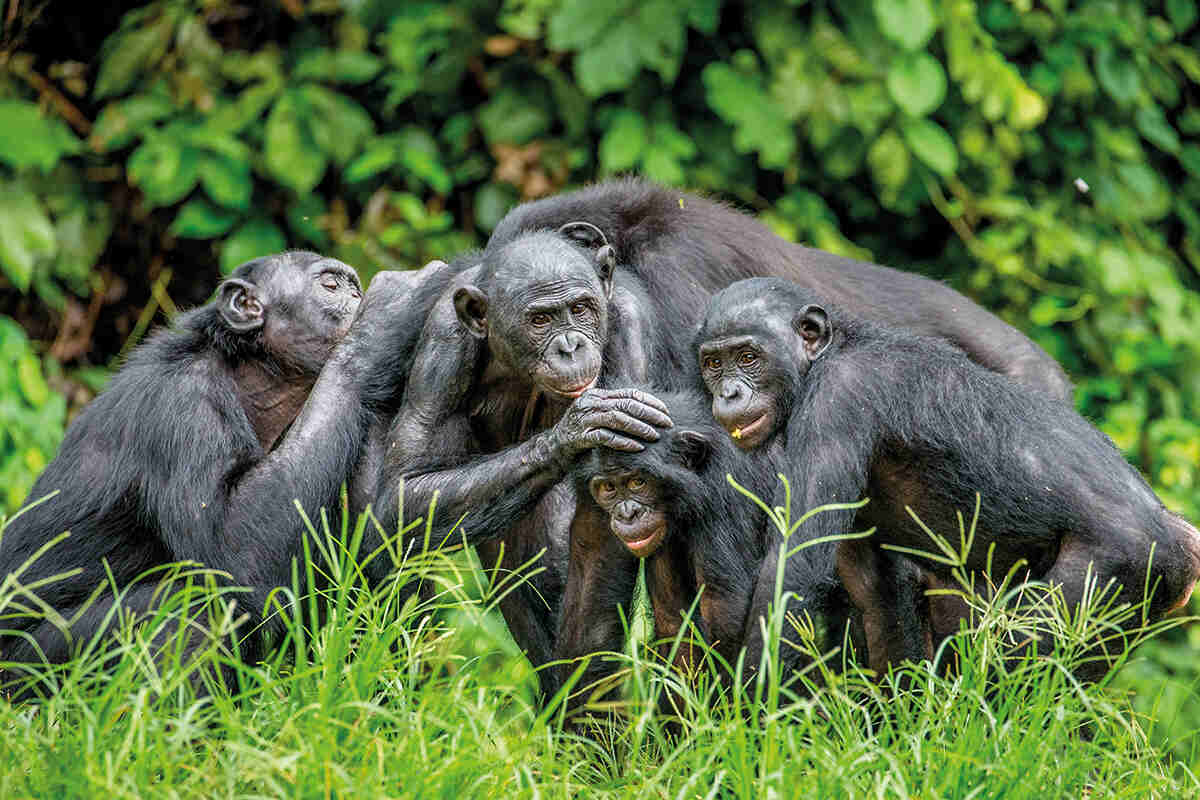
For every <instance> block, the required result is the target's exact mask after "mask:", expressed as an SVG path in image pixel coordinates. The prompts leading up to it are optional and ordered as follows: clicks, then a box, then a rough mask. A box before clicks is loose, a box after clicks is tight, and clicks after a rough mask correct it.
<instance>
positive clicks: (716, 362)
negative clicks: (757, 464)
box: [697, 278, 833, 450]
mask: <svg viewBox="0 0 1200 800" xmlns="http://www.w3.org/2000/svg"><path fill="white" fill-rule="evenodd" d="M811 299H812V298H811V297H809V296H807V295H806V294H805V293H804V292H803V290H801V289H800V287H798V286H796V285H795V284H793V283H791V282H789V281H785V280H782V279H779V278H749V279H747V280H742V281H738V282H737V283H734V284H733V285H731V286H729V287H728V288H727V289H724V290H723V291H721V292H718V293H717V294H716V295H714V296H713V298H712V301H711V302H710V303H709V305H708V311H707V312H706V313H705V316H704V322H703V324H702V325H701V327H700V332H699V334H698V336H697V352H698V354H699V358H700V372H701V376H702V377H703V379H704V385H705V386H706V387H707V388H708V392H709V394H710V395H711V396H712V415H713V417H714V418H716V420H717V421H718V422H720V423H721V426H722V427H723V428H725V430H726V431H728V432H729V434H730V436H732V437H733V440H734V441H735V442H736V443H737V445H738V447H740V448H742V449H743V450H751V449H754V448H756V447H758V446H760V445H762V444H763V443H764V442H766V441H768V440H769V439H770V438H771V436H772V435H774V434H775V432H776V431H778V430H779V429H780V428H781V427H783V426H785V425H787V418H788V414H789V412H790V410H791V406H792V403H793V400H794V398H795V392H796V389H797V387H798V386H799V385H800V381H801V379H802V378H803V377H804V376H805V375H806V374H807V373H808V369H809V366H810V365H811V364H812V362H814V361H816V360H817V359H818V358H820V357H821V355H822V354H823V353H824V352H825V349H826V348H827V347H828V346H829V343H830V340H831V339H832V336H833V327H832V325H831V324H830V322H829V315H828V314H827V313H826V312H825V309H824V308H822V307H821V306H819V305H816V304H815V303H812V302H809V300H811Z"/></svg>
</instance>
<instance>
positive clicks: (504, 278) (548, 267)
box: [480, 231, 603, 307]
mask: <svg viewBox="0 0 1200 800" xmlns="http://www.w3.org/2000/svg"><path fill="white" fill-rule="evenodd" d="M480 283H481V284H482V288H483V289H484V291H486V292H487V293H488V296H489V298H490V300H491V302H493V303H495V302H499V303H505V304H513V305H517V306H520V307H523V306H526V305H528V304H529V303H531V302H533V301H535V300H538V299H543V298H545V297H546V296H547V295H550V296H557V295H561V296H562V299H563V300H566V299H568V298H567V296H568V295H570V294H571V293H573V292H578V291H580V290H587V291H590V292H592V293H594V294H597V295H598V294H601V293H602V292H603V289H602V287H601V285H600V279H599V277H598V276H597V275H596V269H595V267H594V266H593V265H592V263H591V261H589V260H588V258H587V256H586V255H585V254H584V253H583V251H581V250H580V249H579V248H578V247H576V246H575V245H572V244H569V243H568V242H566V241H564V240H563V238H562V237H561V236H559V235H557V234H555V233H550V232H548V231H539V232H534V233H528V234H525V235H524V236H521V237H520V238H518V239H515V240H513V241H512V242H510V243H508V244H507V245H505V246H504V247H503V248H501V249H500V251H499V252H498V253H496V254H495V256H493V257H491V258H489V259H488V260H487V261H486V262H485V263H484V265H483V274H482V275H481V276H480Z"/></svg>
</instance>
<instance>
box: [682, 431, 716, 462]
mask: <svg viewBox="0 0 1200 800" xmlns="http://www.w3.org/2000/svg"><path fill="white" fill-rule="evenodd" d="M675 438H676V439H677V440H678V442H679V455H680V456H681V457H682V458H683V465H684V466H685V467H687V468H688V469H690V470H691V471H692V472H699V471H700V470H702V469H704V465H705V464H707V463H708V457H709V456H710V455H712V442H711V441H709V438H708V437H707V436H705V435H704V434H703V433H701V432H700V431H680V432H679V433H677V434H675Z"/></svg>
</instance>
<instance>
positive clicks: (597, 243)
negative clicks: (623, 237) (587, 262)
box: [558, 220, 617, 299]
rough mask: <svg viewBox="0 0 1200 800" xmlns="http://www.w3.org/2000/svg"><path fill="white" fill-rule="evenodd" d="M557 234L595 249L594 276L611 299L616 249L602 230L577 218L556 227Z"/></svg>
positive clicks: (615, 265) (605, 294)
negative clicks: (574, 220) (598, 279)
mask: <svg viewBox="0 0 1200 800" xmlns="http://www.w3.org/2000/svg"><path fill="white" fill-rule="evenodd" d="M558 234H559V235H560V236H562V237H564V238H566V239H570V240H571V241H573V242H575V243H577V244H581V245H583V246H584V247H587V248H589V249H592V248H594V249H595V250H596V255H595V256H594V259H595V265H594V266H595V267H596V276H597V277H598V278H600V285H601V286H602V287H603V288H604V296H605V297H606V298H609V299H612V276H613V270H615V269H616V268H617V251H616V250H615V249H614V248H613V246H612V245H611V244H609V243H608V237H606V236H605V235H604V231H602V230H600V229H599V228H597V227H596V226H595V225H593V224H592V223H590V222H584V221H582V220H579V221H576V222H568V223H567V224H566V225H563V226H562V227H561V228H559V229H558Z"/></svg>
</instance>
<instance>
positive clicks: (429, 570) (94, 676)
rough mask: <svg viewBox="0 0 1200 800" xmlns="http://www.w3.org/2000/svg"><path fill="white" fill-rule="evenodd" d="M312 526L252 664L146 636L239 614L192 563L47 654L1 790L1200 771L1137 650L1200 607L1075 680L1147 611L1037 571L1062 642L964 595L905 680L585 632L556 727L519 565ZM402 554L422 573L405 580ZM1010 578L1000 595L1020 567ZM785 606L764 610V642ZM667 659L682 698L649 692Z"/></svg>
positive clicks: (1050, 790) (882, 787)
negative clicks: (615, 690) (590, 698)
mask: <svg viewBox="0 0 1200 800" xmlns="http://www.w3.org/2000/svg"><path fill="white" fill-rule="evenodd" d="M780 524H781V525H784V526H788V525H790V521H788V520H786V519H785V518H782V517H781V519H780ZM318 528H320V530H321V535H315V532H313V533H314V535H313V536H311V537H310V541H311V542H313V543H314V545H316V546H314V548H313V552H312V554H311V557H310V560H309V562H308V563H309V565H310V567H309V569H312V570H314V571H316V567H315V566H312V565H317V564H321V565H325V567H324V569H322V570H320V571H321V572H323V573H325V574H326V575H327V577H328V581H327V588H326V589H324V590H323V592H322V594H323V597H321V598H319V600H318V598H316V597H315V596H310V597H301V598H300V602H299V603H294V604H293V603H287V602H283V601H285V600H289V599H291V597H292V596H293V595H294V592H295V589H294V588H293V590H292V592H283V593H281V597H280V600H281V603H280V604H279V608H278V610H277V611H276V613H279V614H281V615H283V617H284V619H285V621H286V624H287V630H288V634H287V636H286V637H285V639H284V640H283V641H281V642H278V643H276V647H275V648H274V649H273V650H272V654H271V657H270V658H269V659H268V660H267V661H266V662H264V663H260V664H254V665H248V666H247V665H241V664H240V662H239V661H238V660H237V659H234V658H232V657H231V655H230V654H229V653H226V652H224V651H223V650H222V648H221V647H220V646H218V644H217V643H218V642H219V641H220V639H219V637H214V638H212V639H211V640H210V642H211V644H210V645H209V646H208V647H205V648H202V649H201V651H200V652H199V653H198V655H196V657H195V658H194V659H192V660H191V661H190V662H188V663H182V662H183V659H182V657H181V652H182V648H178V647H173V645H177V644H179V642H178V641H176V642H168V643H167V644H166V645H165V646H164V645H163V642H162V636H161V635H160V636H158V638H156V632H157V633H161V631H163V630H175V629H177V628H178V625H177V624H176V623H175V621H176V620H177V619H179V618H181V617H183V616H185V615H186V616H187V618H189V619H193V620H195V621H196V622H195V626H193V627H192V628H191V630H193V631H195V630H199V629H211V630H213V631H216V632H217V633H218V634H219V633H220V632H221V631H225V630H228V629H229V628H230V626H232V625H235V624H236V622H237V620H238V612H237V610H236V607H233V606H231V604H230V603H229V600H231V599H234V598H235V597H236V595H230V594H229V593H228V592H224V593H223V592H220V591H217V590H216V589H214V588H213V587H212V584H211V581H208V580H206V578H207V576H206V575H205V574H204V573H203V571H199V570H195V569H191V570H187V569H180V570H179V571H178V572H177V573H176V574H175V577H174V581H173V586H175V587H176V588H177V589H180V590H179V591H177V592H176V593H174V594H172V595H171V596H170V599H169V600H168V601H167V602H166V603H164V605H163V606H162V608H161V609H160V611H159V612H158V613H157V614H156V615H155V617H154V619H151V620H149V621H145V622H143V623H142V624H140V625H136V626H134V625H125V626H124V627H123V628H122V630H121V633H120V634H119V635H118V636H116V637H115V638H113V639H110V640H107V641H106V642H104V643H103V645H102V646H93V647H91V648H90V649H86V650H85V651H84V652H83V653H82V654H81V655H80V656H79V657H78V658H77V659H75V660H74V661H72V662H71V663H70V664H67V665H64V666H62V667H61V668H57V669H42V670H40V677H41V679H42V680H43V681H44V682H46V683H47V684H48V685H50V686H53V687H54V691H53V692H50V693H48V694H47V696H46V698H45V699H44V700H42V701H39V702H36V703H22V704H12V703H10V702H7V701H5V700H0V731H2V736H3V741H2V746H0V798H22V797H48V798H69V797H104V798H124V797H129V798H150V797H205V798H208V797H270V798H282V797H296V798H302V797H303V798H308V797H313V798H327V797H343V798H349V797H355V798H369V797H422V798H425V797H447V798H454V799H455V800H459V799H462V798H476V797H495V798H511V797H529V798H550V797H563V798H574V797H638V798H640V797H645V798H693V797H697V798H703V797H722V798H743V797H744V798H750V797H754V798H790V797H803V798H808V797H813V798H824V797H879V798H891V797H894V798H910V797H921V798H926V797H928V798H943V797H944V798H993V797H994V798H1026V797H1029V798H1036V799H1037V800H1047V799H1048V798H1057V797H1063V798H1080V797H1090V798H1101V797H1139V798H1140V797H1163V798H1183V797H1195V796H1200V785H1198V783H1197V780H1196V778H1195V777H1194V775H1193V772H1192V766H1193V765H1194V764H1195V763H1196V759H1195V749H1194V747H1193V746H1192V744H1191V740H1192V738H1193V737H1194V733H1195V731H1194V729H1193V730H1192V731H1191V732H1189V731H1187V730H1185V729H1183V728H1181V727H1180V726H1179V725H1178V724H1177V720H1175V719H1174V718H1173V717H1172V715H1173V714H1179V713H1181V712H1182V711H1183V707H1184V706H1186V705H1187V704H1189V703H1190V704H1191V705H1195V703H1196V700H1195V693H1194V691H1193V688H1194V687H1191V688H1187V687H1183V686H1178V685H1176V684H1173V683H1170V682H1169V681H1160V680H1159V678H1160V677H1161V676H1157V673H1155V674H1151V676H1150V677H1149V678H1145V677H1144V676H1140V675H1139V672H1138V671H1139V670H1141V671H1143V672H1144V671H1145V665H1146V664H1148V663H1149V664H1155V665H1157V664H1160V661H1157V660H1146V659H1145V658H1144V657H1143V656H1142V655H1141V652H1143V651H1146V652H1151V653H1153V648H1156V647H1158V648H1165V649H1166V650H1168V651H1170V652H1180V651H1179V650H1178V647H1177V643H1176V644H1169V643H1168V637H1175V638H1179V637H1183V638H1186V637H1188V636H1192V635H1194V632H1195V631H1196V628H1194V627H1193V628H1187V629H1184V628H1179V627H1176V629H1175V630H1172V631H1169V632H1167V633H1165V634H1163V633H1161V632H1159V633H1157V635H1156V638H1155V639H1153V640H1152V641H1151V642H1150V643H1149V644H1148V645H1147V646H1146V647H1145V648H1143V651H1139V652H1138V653H1135V654H1134V661H1133V663H1132V665H1131V666H1129V667H1127V668H1125V669H1124V670H1121V671H1119V672H1117V673H1116V674H1117V676H1118V679H1117V681H1115V682H1114V681H1111V680H1106V681H1104V682H1102V683H1101V684H1100V685H1099V686H1091V687H1083V686H1080V685H1078V684H1077V682H1076V681H1075V680H1074V679H1073V678H1072V676H1071V667H1072V666H1073V665H1074V664H1075V663H1077V661H1078V659H1080V658H1084V657H1087V655H1088V650H1087V648H1085V647H1083V646H1082V643H1083V642H1086V641H1092V640H1094V637H1095V636H1096V635H1097V633H1098V632H1104V631H1109V630H1111V626H1112V623H1113V622H1114V621H1115V620H1117V619H1119V617H1120V615H1122V614H1127V613H1136V609H1132V610H1130V609H1120V608H1114V607H1112V605H1111V604H1105V603H1104V602H1103V599H1102V598H1100V597H1098V598H1097V600H1096V601H1095V602H1094V603H1093V605H1092V607H1091V608H1089V609H1088V611H1087V612H1085V613H1083V614H1076V615H1071V614H1067V613H1065V612H1062V610H1061V609H1059V610H1055V608H1056V607H1055V606H1054V597H1055V596H1054V593H1052V592H1051V593H1045V592H1043V595H1044V596H1043V598H1042V599H1043V601H1044V602H1045V603H1046V604H1047V605H1046V607H1047V608H1049V609H1050V610H1051V613H1050V621H1049V622H1045V621H1043V622H1038V623H1036V624H1037V625H1041V626H1046V625H1049V626H1050V627H1051V628H1053V629H1054V630H1055V632H1056V634H1057V635H1058V636H1059V637H1060V638H1061V639H1062V640H1063V645H1062V647H1061V648H1060V650H1059V651H1056V653H1055V654H1054V655H1053V656H1050V657H1046V658H1042V659H1032V658H1030V659H1024V660H1020V661H1012V660H1011V659H1009V660H1007V661H1006V659H1005V658H1004V657H1003V654H1004V653H1005V645H1004V642H1006V641H1011V640H1012V637H1013V636H1016V635H1020V634H1021V632H1022V631H1026V630H1028V629H1029V628H1030V626H1031V625H1034V624H1035V623H1034V621H1033V620H1034V617H1033V616H1032V612H1030V611H1028V604H1026V606H1023V607H1024V608H1026V609H1027V610H1026V611H1024V612H1016V611H1014V610H1013V607H1012V606H1013V604H1011V603H1010V604H1007V606H1006V605H1005V604H1003V603H1001V602H999V601H998V600H997V601H994V602H993V601H988V600H984V599H983V598H981V597H978V596H973V597H972V603H973V604H974V606H975V608H976V611H977V613H978V615H979V622H978V625H977V626H976V627H975V629H973V630H971V631H964V632H963V633H961V634H960V635H959V636H958V637H956V638H955V639H954V640H953V641H952V642H951V643H950V644H949V645H948V647H947V649H946V650H945V651H943V653H942V654H941V655H942V657H943V658H948V657H951V656H953V657H956V658H957V660H958V662H959V663H960V665H961V668H960V670H959V671H958V673H957V674H956V675H955V676H953V677H941V676H939V675H937V674H936V672H935V671H934V670H932V669H930V668H928V667H910V668H908V670H907V673H906V677H907V678H908V679H910V680H911V681H912V683H913V684H914V688H912V689H911V690H903V691H902V690H898V689H896V688H894V687H895V682H894V679H895V678H896V677H897V676H896V675H893V676H892V679H893V680H892V682H885V683H884V685H882V686H879V685H876V684H875V683H874V682H872V681H870V680H868V679H867V678H866V677H865V676H863V675H861V674H848V675H839V674H837V673H835V672H834V671H832V670H831V669H829V668H828V665H829V664H832V663H837V662H838V660H839V657H838V656H836V655H834V656H831V657H830V658H829V659H828V660H827V661H826V662H824V663H817V664H816V665H815V666H814V668H813V669H812V670H811V671H810V672H809V673H808V674H807V675H806V676H805V678H804V680H803V681H802V682H797V681H792V682H791V683H790V684H788V683H784V684H781V682H780V679H779V676H777V675H775V674H774V672H773V671H771V670H766V671H760V675H761V677H760V678H759V679H757V680H755V681H751V682H750V683H749V686H748V688H747V689H745V690H744V691H741V690H739V691H736V692H732V691H729V690H722V689H721V688H720V687H721V683H720V682H719V681H717V680H715V679H714V677H713V675H712V674H704V675H701V676H698V680H697V681H696V684H695V685H694V686H693V685H691V684H688V685H683V684H681V682H680V681H679V680H678V679H677V678H676V677H674V676H672V675H671V674H670V673H668V672H666V671H665V670H664V669H663V668H662V667H661V665H660V663H659V662H658V660H657V658H656V657H655V656H654V655H653V651H651V650H650V649H649V648H647V647H646V646H645V645H644V644H643V643H640V642H639V641H636V637H635V641H634V642H633V643H632V644H631V645H630V646H629V649H628V652H625V653H613V654H607V655H604V656H596V657H605V658H612V659H614V660H616V661H617V662H618V664H617V666H618V667H619V668H620V669H621V670H622V675H623V677H624V679H625V681H624V689H623V693H622V697H621V700H620V701H619V702H617V703H615V704H614V705H613V706H611V707H606V708H601V709H595V712H596V713H597V715H598V716H597V719H598V720H600V722H598V723H597V727H596V728H594V729H593V730H592V731H591V734H590V735H587V736H584V735H581V734H580V733H578V731H579V730H580V729H581V728H580V726H570V725H568V726H566V728H567V729H566V730H565V731H564V727H563V713H562V707H561V704H559V705H554V706H551V707H550V708H548V709H541V708H539V707H538V706H537V705H535V701H534V690H533V687H534V676H533V673H532V670H531V668H530V667H529V665H528V663H527V662H526V661H525V660H524V659H523V658H522V657H521V656H520V655H519V654H518V653H517V652H516V648H515V646H514V645H513V643H512V642H511V640H510V639H509V638H508V635H507V633H506V632H505V630H504V627H503V623H502V622H501V621H500V620H499V619H498V615H497V614H496V613H495V611H494V605H495V602H496V600H497V599H498V597H499V595H500V594H501V593H502V592H503V591H505V589H506V588H508V587H511V585H512V576H509V578H508V579H507V580H505V581H502V582H499V584H500V585H498V586H489V585H487V582H486V581H485V580H484V577H483V576H484V572H482V571H481V570H480V569H479V565H478V563H477V562H475V561H474V557H473V555H468V554H465V553H458V554H454V555H435V556H432V557H424V558H421V559H410V560H409V561H406V562H403V563H402V564H401V565H400V567H399V568H398V572H397V576H398V577H397V581H396V582H395V583H393V584H389V585H388V586H384V587H379V588H378V589H376V590H374V591H368V590H367V589H365V588H364V586H363V582H362V580H361V577H360V576H359V575H358V574H357V572H356V570H355V568H354V563H355V562H354V560H353V559H352V558H351V557H350V551H352V550H353V549H354V548H353V542H354V541H355V540H356V536H355V531H354V530H351V529H348V528H347V527H346V526H345V525H344V524H343V526H342V529H341V530H340V531H337V532H336V533H337V536H330V535H329V531H328V530H327V526H325V525H323V524H322V525H319V526H318ZM341 541H348V542H350V545H348V546H347V547H345V548H343V547H341V546H339V545H338V544H337V543H338V542H341ZM60 546H61V545H60ZM377 557H389V554H388V553H381V554H377ZM410 579H423V580H426V581H428V582H429V583H430V586H431V587H433V591H429V592H426V593H424V595H423V597H424V599H419V598H412V599H409V600H408V601H407V602H405V603H403V604H401V602H400V598H401V596H402V595H401V594H400V593H399V592H398V591H397V586H398V585H399V584H400V583H403V582H405V581H407V580H410ZM296 585H300V581H299V576H297V580H296ZM996 588H997V589H998V590H999V591H997V592H995V593H989V596H996V597H1004V596H1005V594H1006V593H1007V592H1008V590H1009V587H1007V586H1006V585H1005V584H1004V583H1003V582H1001V585H1000V586H999V587H996ZM1013 591H1016V590H1015V589H1014V590H1013ZM1027 591H1029V590H1027ZM1034 591H1036V590H1034ZM18 602H20V598H19V592H18V587H17V584H16V582H15V581H14V580H12V579H9V580H7V581H6V582H5V583H4V584H3V585H0V614H2V613H3V610H4V609H5V608H6V607H7V608H11V607H13V605H14V604H16V603H18ZM284 609H286V611H285V610H284ZM635 616H636V615H635ZM786 624H788V623H787V622H786V621H784V620H782V619H780V618H779V615H774V617H773V618H772V620H770V622H769V623H768V628H769V630H771V631H774V632H775V633H774V635H773V641H772V643H771V647H775V648H777V647H778V646H779V645H778V631H779V630H780V629H781V628H782V627H783V626H784V625H786ZM634 627H635V628H637V627H638V624H637V621H636V620H635V624H634ZM1160 627H1162V626H1160ZM1146 633H1147V634H1149V633H1151V631H1146ZM1185 646H1186V643H1185ZM768 649H770V648H768ZM1193 652H1194V651H1193ZM156 653H157V655H156ZM1122 660H1123V657H1122V658H1121V659H1118V664H1117V666H1118V667H1119V666H1120V661H1122ZM222 663H224V664H229V665H234V666H235V667H236V669H237V674H238V679H239V685H240V688H239V690H238V691H237V696H236V697H230V696H229V695H228V694H227V693H225V692H223V691H220V690H215V691H212V692H211V693H210V694H209V695H207V696H205V695H204V694H203V693H201V694H199V695H198V693H197V690H198V688H201V687H204V686H205V685H206V682H209V681H210V680H211V675H212V674H213V671H214V668H215V667H216V666H218V665H219V664H222ZM1164 669H1165V667H1164ZM1131 676H1132V677H1131ZM667 685H670V686H672V687H673V690H674V691H675V692H676V693H677V694H678V696H679V697H680V698H681V702H682V705H683V709H682V710H683V713H682V719H680V720H665V719H663V718H662V717H660V716H659V715H658V714H657V713H656V712H655V710H654V709H655V708H656V707H657V702H656V701H657V697H658V694H659V692H661V691H662V690H663V688H664V686H667ZM1164 687H1165V688H1164ZM577 688H579V687H577ZM1131 688H1135V689H1137V693H1136V694H1131V692H1130V689H1131ZM1171 692H1176V693H1175V694H1172V693H1171ZM1185 701H1186V702H1185ZM1176 705H1178V706H1179V707H1171V706H1176ZM1151 713H1152V714H1153V716H1148V715H1149V714H1151ZM1190 718H1191V719H1193V720H1194V719H1195V718H1196V717H1195V716H1191V717H1190ZM1164 726H1166V727H1164ZM1151 734H1153V735H1154V736H1156V737H1158V738H1154V739H1152V738H1151Z"/></svg>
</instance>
